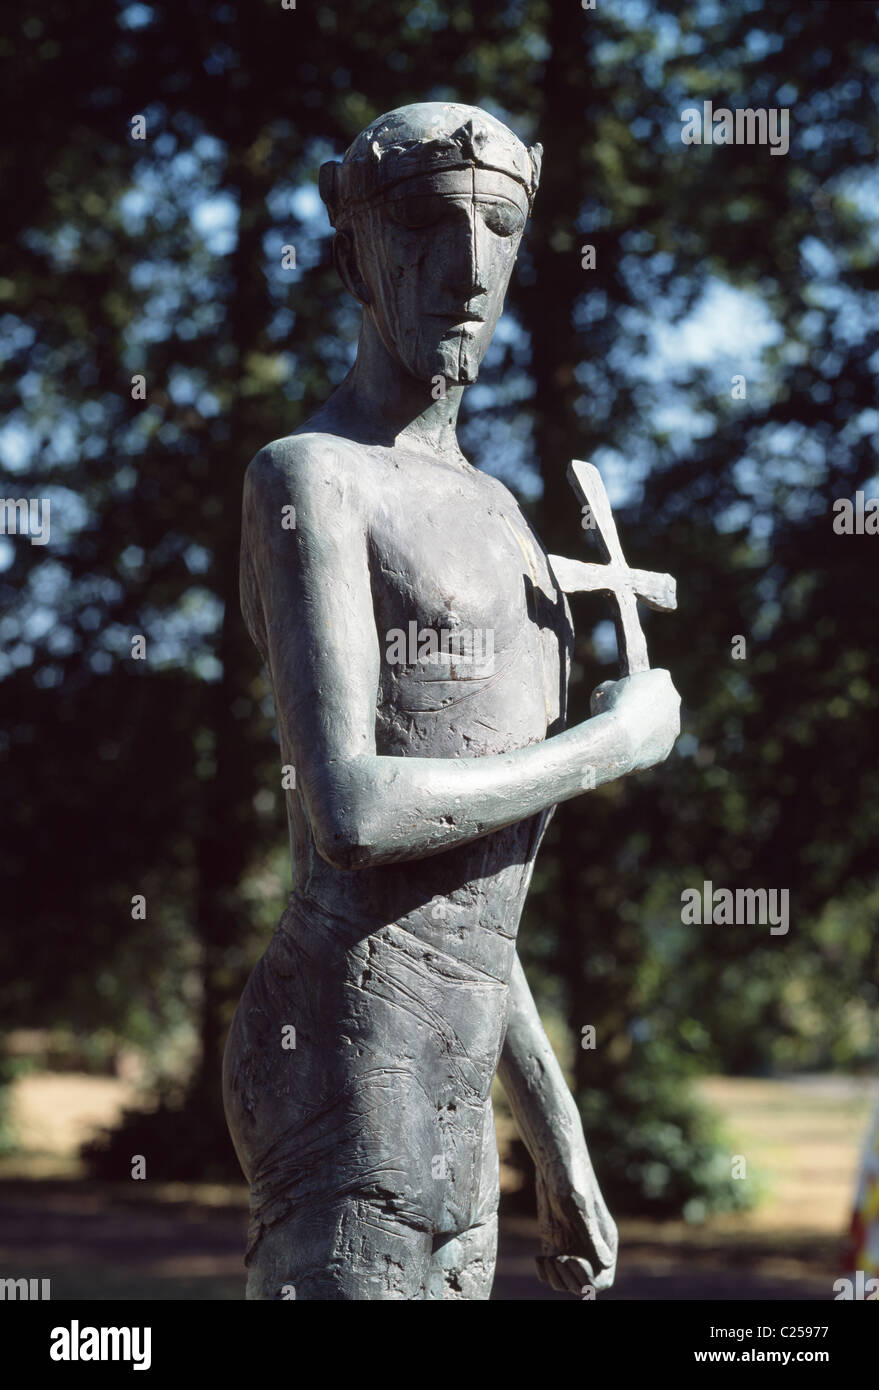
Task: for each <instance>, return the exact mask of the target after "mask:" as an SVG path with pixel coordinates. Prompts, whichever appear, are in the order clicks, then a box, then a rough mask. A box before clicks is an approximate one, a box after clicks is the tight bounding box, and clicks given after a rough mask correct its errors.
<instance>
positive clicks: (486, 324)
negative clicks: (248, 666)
mask: <svg viewBox="0 0 879 1390" xmlns="http://www.w3.org/2000/svg"><path fill="white" fill-rule="evenodd" d="M541 154H542V149H541V146H540V145H533V146H532V147H531V148H530V149H529V148H528V147H527V146H526V145H523V144H522V142H521V140H519V139H518V138H517V137H516V136H515V135H514V134H513V132H512V131H511V130H508V129H507V127H506V126H505V125H502V124H501V122H500V121H498V120H496V119H495V118H494V117H493V116H490V115H489V114H488V112H486V111H481V110H480V109H479V108H478V107H475V106H459V105H456V104H453V103H449V102H420V103H418V104H417V105H414V106H401V107H400V108H399V109H398V110H396V111H391V112H389V113H388V114H387V115H385V116H380V117H379V119H378V120H377V121H374V122H373V123H372V124H371V125H370V126H368V127H367V128H366V130H364V131H363V132H362V133H361V134H360V135H358V136H357V139H356V140H355V141H354V143H353V144H352V145H351V147H350V148H349V149H348V151H347V152H346V154H345V156H344V159H343V160H342V162H341V163H337V162H335V161H332V162H330V163H329V164H324V165H323V166H322V168H321V171H320V192H321V197H322V198H323V200H324V202H325V203H326V206H327V211H328V212H329V216H330V221H331V222H332V224H333V226H334V227H335V228H336V240H335V246H334V254H335V260H336V266H337V268H338V270H339V274H340V275H341V277H342V280H343V282H344V284H345V286H346V288H347V289H348V290H349V291H350V292H351V293H352V294H353V295H354V297H355V298H356V299H357V300H359V302H360V303H361V304H362V305H363V306H364V312H365V313H366V314H368V315H370V316H371V318H372V320H373V323H374V325H375V328H376V331H377V332H378V334H379V336H380V338H381V340H382V342H383V344H384V346H385V349H386V350H387V351H388V353H389V354H390V355H391V357H392V358H393V359H394V360H395V361H396V362H397V363H398V364H399V365H400V366H401V367H402V368H403V369H404V370H405V371H407V372H408V373H409V374H410V375H412V376H414V377H416V378H418V380H420V381H424V382H425V383H430V382H431V381H432V379H433V378H434V377H436V376H442V377H444V378H445V380H446V381H447V382H448V383H450V384H451V383H460V384H467V383H469V382H472V381H475V380H476V377H477V375H478V372H479V366H480V363H481V362H482V359H483V357H484V356H485V352H486V349H487V348H488V345H489V343H490V342H491V338H492V335H493V333H494V330H495V326H496V324H497V321H498V319H499V317H500V313H501V309H502V308H503V302H504V296H505V294H506V291H507V286H508V284H509V281H510V275H511V273H512V270H513V264H514V262H515V259H516V252H517V251H518V248H519V242H520V240H521V237H522V233H523V231H524V229H525V223H526V221H527V219H528V217H529V215H530V212H531V206H532V203H533V200H534V194H535V192H536V190H537V182H538V179H539V176H540V159H541Z"/></svg>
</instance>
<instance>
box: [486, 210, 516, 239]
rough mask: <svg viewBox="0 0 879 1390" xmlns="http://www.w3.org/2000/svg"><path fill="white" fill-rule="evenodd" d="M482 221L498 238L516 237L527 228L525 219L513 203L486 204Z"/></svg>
mask: <svg viewBox="0 0 879 1390" xmlns="http://www.w3.org/2000/svg"><path fill="white" fill-rule="evenodd" d="M482 219H483V221H484V222H485V225H486V227H488V229H489V231H490V232H494V233H495V235H496V236H516V235H517V233H519V232H521V230H522V228H523V227H524V226H525V219H524V217H523V216H522V214H521V212H520V211H519V209H518V208H517V207H514V206H513V204H512V203H485V204H483V206H482Z"/></svg>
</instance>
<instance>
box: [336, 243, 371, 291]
mask: <svg viewBox="0 0 879 1390" xmlns="http://www.w3.org/2000/svg"><path fill="white" fill-rule="evenodd" d="M333 262H334V264H335V267H336V270H337V271H338V272H339V279H340V280H341V281H342V284H343V285H344V286H345V289H346V290H347V291H348V293H349V294H350V295H353V296H354V298H355V299H356V300H357V302H358V304H370V303H371V302H372V300H371V296H370V293H369V290H368V289H367V287H366V283H365V282H364V280H363V277H362V275H361V274H360V268H359V266H358V264H357V256H356V251H355V246H354V238H353V236H352V235H351V233H350V232H336V235H335V237H334V238H333Z"/></svg>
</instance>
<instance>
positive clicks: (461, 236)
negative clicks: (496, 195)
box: [448, 211, 486, 299]
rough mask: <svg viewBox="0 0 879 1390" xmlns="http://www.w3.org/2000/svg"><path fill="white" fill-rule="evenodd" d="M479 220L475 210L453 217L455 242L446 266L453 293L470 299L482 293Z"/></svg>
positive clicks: (482, 267) (481, 249)
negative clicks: (456, 217)
mask: <svg viewBox="0 0 879 1390" xmlns="http://www.w3.org/2000/svg"><path fill="white" fill-rule="evenodd" d="M481 230H482V220H481V218H479V217H478V216H477V215H476V214H475V212H474V211H470V212H467V213H465V214H463V215H462V216H461V217H460V218H458V219H457V220H456V224H455V233H454V243H453V247H452V249H451V255H450V263H449V266H448V284H449V288H450V289H452V290H453V291H454V293H455V295H456V296H460V297H461V298H462V299H472V297H473V296H474V295H476V294H484V293H485V291H486V284H485V256H484V255H483V254H482V251H483V248H482V238H481V236H480V231H481Z"/></svg>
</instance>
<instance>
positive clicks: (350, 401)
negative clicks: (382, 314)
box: [333, 310, 464, 457]
mask: <svg viewBox="0 0 879 1390" xmlns="http://www.w3.org/2000/svg"><path fill="white" fill-rule="evenodd" d="M431 392H432V388H431V385H430V383H429V382H424V381H420V380H419V379H418V378H417V377H414V376H412V375H411V374H410V373H409V372H407V371H406V369H405V368H404V367H402V366H401V365H400V363H399V362H397V361H396V359H395V358H393V357H392V356H391V354H390V353H389V352H388V349H387V348H386V347H385V344H384V343H383V342H382V339H381V337H380V335H379V332H378V329H377V328H376V326H375V323H374V321H373V318H372V315H371V314H370V313H369V311H368V310H366V311H364V314H363V322H362V325H361V329H360V341H359V343H358V347H357V359H356V361H355V363H354V366H353V367H352V369H351V371H350V372H349V373H348V375H347V377H346V378H345V380H344V381H343V383H342V385H341V386H340V387H339V389H338V391H337V392H336V394H335V399H334V402H333V404H334V407H335V408H336V409H341V410H343V411H344V413H345V415H346V417H347V418H348V423H349V424H350V425H351V426H352V427H353V429H354V431H355V432H356V434H357V435H358V437H360V438H361V439H362V441H363V442H364V443H372V444H385V445H390V444H398V445H402V446H406V445H407V444H408V445H409V446H410V447H412V448H428V449H430V450H431V451H433V452H435V453H443V454H450V455H452V456H455V457H460V453H461V451H460V448H459V446H458V439H457V434H456V429H457V423H458V410H459V408H460V405H461V398H462V396H463V394H464V387H463V386H457V385H449V386H447V387H446V391H445V395H443V396H441V397H440V398H439V400H434V399H433V397H432V394H431Z"/></svg>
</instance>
